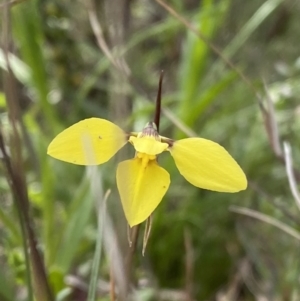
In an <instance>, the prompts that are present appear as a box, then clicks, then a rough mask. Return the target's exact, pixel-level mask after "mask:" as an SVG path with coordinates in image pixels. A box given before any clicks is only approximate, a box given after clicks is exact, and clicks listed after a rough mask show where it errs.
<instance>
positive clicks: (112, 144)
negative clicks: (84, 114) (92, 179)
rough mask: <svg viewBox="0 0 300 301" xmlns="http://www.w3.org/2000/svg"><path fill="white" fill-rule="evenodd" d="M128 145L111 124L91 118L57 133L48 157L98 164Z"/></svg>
mask: <svg viewBox="0 0 300 301" xmlns="http://www.w3.org/2000/svg"><path fill="white" fill-rule="evenodd" d="M126 142H127V138H126V134H125V133H124V131H122V130H121V129H120V128H119V127H118V126H117V125H115V124H113V123H112V122H110V121H108V120H105V119H100V118H89V119H85V120H82V121H80V122H78V123H75V124H74V125H72V126H70V127H69V128H67V129H65V130H64V131H63V132H61V133H60V134H58V135H57V136H56V137H55V138H54V139H53V140H52V142H51V143H50V145H49V146H48V151H47V153H48V155H50V156H52V157H54V158H56V159H59V160H62V161H65V162H69V163H73V164H79V165H97V164H101V163H104V162H106V161H108V160H109V159H110V158H111V157H112V156H113V155H114V154H115V153H116V152H117V151H118V150H119V149H120V148H121V147H122V146H124V145H125V144H126Z"/></svg>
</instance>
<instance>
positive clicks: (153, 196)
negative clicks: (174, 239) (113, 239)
mask: <svg viewBox="0 0 300 301" xmlns="http://www.w3.org/2000/svg"><path fill="white" fill-rule="evenodd" d="M117 185H118V189H119V193H120V197H121V202H122V205H123V209H124V212H125V216H126V219H127V221H128V223H129V225H130V226H131V227H133V226H135V225H137V224H139V223H141V222H143V221H145V220H146V219H147V218H148V217H149V216H150V214H151V213H152V212H153V211H154V209H155V208H156V207H157V206H158V204H159V203H160V202H161V200H162V198H163V196H164V195H165V193H166V191H167V190H168V188H169V185H170V175H169V173H168V172H167V171H166V170H165V169H163V168H162V167H160V166H159V165H158V164H157V163H156V160H149V158H148V156H147V155H146V154H144V155H142V156H141V158H139V157H136V158H134V159H132V160H127V161H123V162H121V163H120V164H119V165H118V169H117Z"/></svg>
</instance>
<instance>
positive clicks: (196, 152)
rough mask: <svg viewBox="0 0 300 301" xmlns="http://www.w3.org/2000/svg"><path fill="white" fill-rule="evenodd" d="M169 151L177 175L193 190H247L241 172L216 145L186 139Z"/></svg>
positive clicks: (200, 139)
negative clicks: (177, 172) (195, 187)
mask: <svg viewBox="0 0 300 301" xmlns="http://www.w3.org/2000/svg"><path fill="white" fill-rule="evenodd" d="M169 151H170V152H171V155H172V156H173V158H174V161H175V164H176V166H177V168H178V169H179V172H180V173H181V174H182V175H183V177H185V179H186V180H187V181H189V182H190V183H191V184H193V185H195V186H197V187H200V188H204V189H208V190H213V191H219V192H238V191H240V190H244V189H246V188H247V179H246V176H245V174H244V172H243V171H242V169H241V168H240V166H239V165H238V164H237V162H236V161H235V160H234V159H233V158H232V157H231V156H230V154H229V153H228V152H227V151H226V150H225V149H224V148H223V147H222V146H221V145H219V144H218V143H215V142H213V141H210V140H206V139H202V138H188V139H182V140H178V141H176V142H174V144H173V146H172V147H170V149H169Z"/></svg>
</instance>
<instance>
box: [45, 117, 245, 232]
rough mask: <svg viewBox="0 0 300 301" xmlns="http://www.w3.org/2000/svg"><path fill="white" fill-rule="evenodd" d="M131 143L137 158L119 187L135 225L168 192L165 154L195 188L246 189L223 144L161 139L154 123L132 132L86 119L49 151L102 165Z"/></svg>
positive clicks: (122, 172)
mask: <svg viewBox="0 0 300 301" xmlns="http://www.w3.org/2000/svg"><path fill="white" fill-rule="evenodd" d="M127 142H130V143H131V144H132V145H133V147H134V148H135V150H136V155H135V157H134V158H133V159H131V160H126V161H123V162H121V163H119V165H118V168H117V186H118V190H119V193H120V198H121V202H122V206H123V209H124V212H125V216H126V219H127V221H128V223H129V225H130V226H131V227H133V226H135V225H137V224H140V223H141V222H143V221H145V220H146V219H147V218H148V217H149V216H150V215H151V213H152V212H153V211H154V210H155V208H156V207H157V206H158V204H159V203H160V202H161V200H162V198H163V197H164V195H165V193H166V191H167V190H168V188H169V185H170V175H169V173H168V172H167V171H166V170H165V169H163V168H162V167H160V166H159V165H158V163H157V156H158V155H159V154H161V153H162V152H165V151H168V152H170V154H171V156H172V157H173V158H174V161H175V164H176V166H177V168H178V170H179V172H180V173H181V175H182V176H183V177H184V178H185V179H186V180H187V181H188V182H190V183H191V184H193V185H194V186H196V187H199V188H203V189H208V190H213V191H219V192H238V191H240V190H244V189H246V187H247V179H246V176H245V174H244V172H243V171H242V169H241V168H240V166H239V165H238V164H237V162H236V161H235V160H234V159H233V158H232V157H231V156H230V154H229V153H228V152H227V151H226V150H225V149H224V148H223V147H222V146H220V145H219V144H217V143H215V142H213V141H210V140H206V139H203V138H187V139H182V140H178V141H174V140H172V139H169V138H166V137H162V136H160V135H159V134H158V131H157V128H156V125H155V123H154V122H149V123H147V125H146V126H145V128H144V129H143V131H142V132H140V133H133V132H132V133H129V134H128V133H126V132H124V131H123V130H122V129H121V128H119V127H118V126H117V125H115V124H114V123H112V122H110V121H108V120H105V119H100V118H89V119H85V120H82V121H80V122H78V123H76V124H74V125H72V126H70V127H69V128H67V129H66V130H64V131H63V132H61V133H60V134H58V135H57V136H56V137H55V138H54V140H53V141H52V142H51V143H50V145H49V147H48V151H47V153H48V154H49V155H50V156H52V157H54V158H56V159H59V160H62V161H66V162H69V163H73V164H79V165H98V164H102V163H105V162H106V161H108V160H109V159H110V158H111V157H113V156H114V155H115V154H116V153H117V152H118V150H119V149H121V148H122V147H123V146H124V145H125V144H126V143H127Z"/></svg>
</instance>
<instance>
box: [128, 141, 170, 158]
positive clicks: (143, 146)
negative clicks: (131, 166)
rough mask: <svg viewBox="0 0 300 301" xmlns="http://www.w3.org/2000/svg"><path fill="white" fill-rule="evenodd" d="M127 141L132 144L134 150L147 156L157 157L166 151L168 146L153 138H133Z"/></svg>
mask: <svg viewBox="0 0 300 301" xmlns="http://www.w3.org/2000/svg"><path fill="white" fill-rule="evenodd" d="M129 141H130V142H131V143H132V144H133V146H134V148H135V150H136V151H137V152H140V153H144V154H147V155H158V154H160V153H162V152H163V151H165V150H167V148H168V146H169V145H168V144H167V143H164V142H160V141H159V140H156V139H155V137H153V136H143V137H133V136H131V137H130V139H129Z"/></svg>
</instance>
